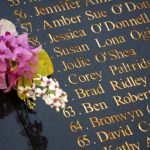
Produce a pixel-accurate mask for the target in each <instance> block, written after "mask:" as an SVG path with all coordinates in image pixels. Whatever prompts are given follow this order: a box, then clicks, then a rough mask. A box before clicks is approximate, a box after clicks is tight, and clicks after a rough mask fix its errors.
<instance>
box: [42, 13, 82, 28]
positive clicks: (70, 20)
mask: <svg viewBox="0 0 150 150" xmlns="http://www.w3.org/2000/svg"><path fill="white" fill-rule="evenodd" d="M80 22H82V21H81V16H80V15H78V16H73V17H64V16H61V17H60V18H59V19H57V20H53V21H51V22H48V21H47V20H44V21H43V28H44V30H46V29H52V28H57V27H61V26H68V25H71V24H76V23H80Z"/></svg>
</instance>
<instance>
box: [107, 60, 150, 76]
mask: <svg viewBox="0 0 150 150" xmlns="http://www.w3.org/2000/svg"><path fill="white" fill-rule="evenodd" d="M148 68H150V60H146V59H145V58H142V59H141V60H140V61H137V60H136V61H135V63H132V64H129V63H121V65H111V66H109V69H110V71H111V73H112V74H113V75H117V74H124V73H128V72H134V71H137V70H145V69H148Z"/></svg>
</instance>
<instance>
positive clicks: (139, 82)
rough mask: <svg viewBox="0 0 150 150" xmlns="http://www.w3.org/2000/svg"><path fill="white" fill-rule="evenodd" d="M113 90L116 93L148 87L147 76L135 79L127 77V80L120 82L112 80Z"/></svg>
mask: <svg viewBox="0 0 150 150" xmlns="http://www.w3.org/2000/svg"><path fill="white" fill-rule="evenodd" d="M109 83H110V85H111V86H112V89H113V90H114V91H117V90H122V89H126V88H131V87H136V86H143V87H146V86H147V84H148V80H147V76H144V77H138V78H133V77H132V76H129V77H126V78H125V79H120V81H116V80H112V81H109Z"/></svg>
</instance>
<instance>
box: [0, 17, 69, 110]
mask: <svg viewBox="0 0 150 150" xmlns="http://www.w3.org/2000/svg"><path fill="white" fill-rule="evenodd" d="M53 72H54V70H53V65H52V62H51V60H50V58H49V56H48V54H47V53H46V51H45V50H44V49H42V46H41V45H40V46H38V47H36V48H34V47H32V46H31V45H30V44H29V43H28V34H27V33H24V34H21V35H18V33H17V31H16V28H15V25H14V24H13V23H12V22H10V21H8V20H6V19H1V20H0V89H1V90H3V92H5V93H7V92H9V91H11V90H12V89H14V90H16V91H17V93H18V97H19V98H20V99H21V100H23V101H24V102H25V103H26V104H27V105H28V106H29V108H30V109H33V108H34V107H35V106H36V103H35V101H36V99H37V97H41V98H42V99H43V100H44V101H45V103H46V104H47V105H49V106H50V107H52V108H55V109H56V110H57V111H59V110H60V108H64V107H65V104H66V102H67V101H68V100H67V94H66V92H64V91H63V90H62V89H61V88H59V83H58V82H57V81H55V80H53V79H52V78H48V76H49V75H51V74H52V73H53Z"/></svg>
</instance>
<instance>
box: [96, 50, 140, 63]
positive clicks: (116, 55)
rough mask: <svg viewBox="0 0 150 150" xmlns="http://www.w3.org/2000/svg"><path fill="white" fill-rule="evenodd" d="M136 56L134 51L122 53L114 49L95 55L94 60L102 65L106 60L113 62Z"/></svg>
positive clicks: (123, 51)
mask: <svg viewBox="0 0 150 150" xmlns="http://www.w3.org/2000/svg"><path fill="white" fill-rule="evenodd" d="M136 55H137V53H136V51H135V50H134V49H129V50H122V51H119V50H116V49H114V50H110V51H108V52H100V53H97V54H96V55H95V60H96V61H97V62H99V63H104V62H106V61H107V60H112V61H114V60H118V59H124V58H127V57H131V56H136Z"/></svg>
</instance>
